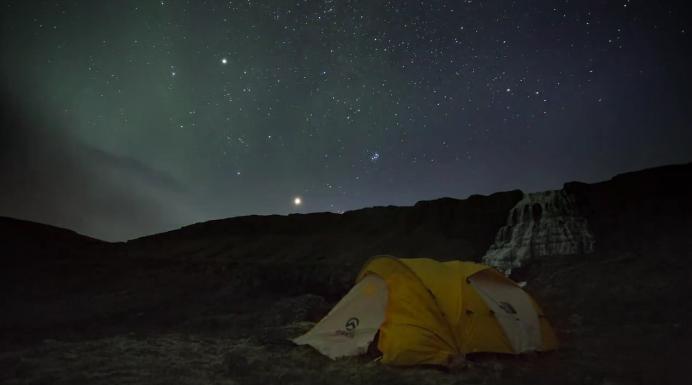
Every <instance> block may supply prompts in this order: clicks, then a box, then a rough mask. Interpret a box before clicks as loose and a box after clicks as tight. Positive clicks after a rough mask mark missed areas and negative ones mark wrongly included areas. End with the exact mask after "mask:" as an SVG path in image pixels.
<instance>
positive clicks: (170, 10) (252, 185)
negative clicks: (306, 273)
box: [0, 0, 692, 240]
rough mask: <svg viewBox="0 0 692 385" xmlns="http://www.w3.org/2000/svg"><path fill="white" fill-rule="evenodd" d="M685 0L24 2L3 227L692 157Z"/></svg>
mask: <svg viewBox="0 0 692 385" xmlns="http://www.w3.org/2000/svg"><path fill="white" fill-rule="evenodd" d="M684 4H685V2H678V3H673V2H666V1H626V0H625V1H526V2H523V1H479V0H473V1H448V2H445V1H404V0H401V1H377V0H363V1H355V0H354V1H339V0H321V1H312V0H297V1H296V0H293V1H283V0H281V1H269V0H267V1H247V0H246V1H201V0H200V1H192V0H190V1H175V0H171V1H108V2H107V1H64V2H63V1H57V2H56V1H51V2H38V1H4V2H3V9H2V26H1V27H2V37H1V39H2V59H1V60H2V61H1V66H2V103H3V108H2V109H3V125H2V131H0V140H1V141H0V151H1V152H0V215H4V216H11V217H17V218H23V219H29V220H35V221H39V222H44V223H49V224H53V225H58V226H63V227H68V228H70V229H74V230H76V231H79V232H81V233H84V234H88V235H92V236H96V237H98V238H101V239H107V240H124V239H129V238H133V237H137V236H141V235H145V234H151V233H154V232H159V231H164V230H169V229H173V228H176V227H179V226H182V225H186V224H190V223H193V222H197V221H203V220H209V219H216V218H225V217H230V216H237V215H246V214H286V213H290V212H315V211H332V212H342V211H345V210H351V209H356V208H361V207H367V206H373V205H411V204H413V203H415V202H416V201H418V200H423V199H434V198H439V197H443V196H451V197H457V198H465V197H467V196H468V195H470V194H474V193H480V194H489V193H493V192H496V191H502V190H511V189H515V188H520V189H522V190H524V191H541V190H546V189H555V188H560V187H561V185H562V183H564V182H567V181H571V180H581V181H585V182H594V181H599V180H603V179H608V178H610V177H611V176H613V175H614V174H616V173H620V172H625V171H633V170H637V169H641V168H646V167H652V166H658V165H663V164H669V163H681V162H689V161H691V160H692V151H690V149H692V127H691V123H690V122H691V119H690V118H691V117H692V112H691V110H692V108H691V107H692V97H691V96H690V86H692V80H690V78H691V77H692V71H691V70H692V60H690V59H691V54H690V46H691V44H690V34H691V32H692V31H690V27H691V25H690V20H692V15H691V14H690V12H689V11H688V10H687V9H686V8H685V6H684ZM296 197H300V198H301V199H302V201H301V204H300V205H295V202H294V199H295V198H296Z"/></svg>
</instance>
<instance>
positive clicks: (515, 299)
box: [469, 272, 543, 353]
mask: <svg viewBox="0 0 692 385" xmlns="http://www.w3.org/2000/svg"><path fill="white" fill-rule="evenodd" d="M469 282H470V283H471V285H472V286H473V287H474V288H475V289H476V291H477V292H478V294H480V296H481V297H482V298H483V300H484V301H485V303H486V304H487V305H488V307H489V308H490V309H491V310H492V311H493V312H494V313H495V318H496V319H497V320H498V321H499V322H500V326H501V327H502V329H503V330H504V332H505V335H506V336H507V339H509V341H510V343H511V344H512V348H513V349H514V352H515V353H524V352H531V351H536V350H540V348H541V346H542V345H543V343H542V339H541V329H540V323H539V320H538V314H537V313H536V309H535V308H534V307H533V304H532V302H531V298H530V297H529V295H528V294H527V293H526V292H525V291H524V290H522V289H521V288H519V287H517V286H514V285H512V284H510V283H508V282H502V281H500V280H498V279H496V278H493V277H489V276H486V275H484V274H483V273H482V272H481V273H478V274H475V275H473V276H471V277H469Z"/></svg>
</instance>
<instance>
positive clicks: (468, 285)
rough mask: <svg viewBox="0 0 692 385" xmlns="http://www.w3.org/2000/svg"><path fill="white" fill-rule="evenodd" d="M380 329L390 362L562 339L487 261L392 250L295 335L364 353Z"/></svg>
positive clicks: (337, 353)
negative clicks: (404, 255)
mask: <svg viewBox="0 0 692 385" xmlns="http://www.w3.org/2000/svg"><path fill="white" fill-rule="evenodd" d="M377 331H379V332H380V335H379V340H378V342H377V347H378V349H379V350H380V351H381V352H382V362H383V363H387V364H392V365H419V364H434V365H449V364H450V363H451V362H452V361H453V360H454V359H455V358H457V357H461V358H463V357H464V356H465V355H466V354H469V353H475V352H496V353H510V354H519V353H525V352H532V351H546V350H552V349H555V348H556V347H557V340H556V338H555V334H554V332H553V330H552V328H551V326H550V324H549V323H548V321H547V319H546V318H545V317H544V315H543V313H542V311H541V309H540V307H539V306H538V305H537V304H536V302H535V301H534V300H533V299H532V298H531V297H530V296H529V295H528V294H527V293H526V292H525V291H524V290H522V289H521V288H520V287H519V286H518V285H517V284H515V283H514V282H513V281H512V280H510V279H509V278H507V277H505V276H504V275H503V274H502V273H499V272H498V271H497V270H495V269H493V268H491V267H490V266H487V265H482V264H478V263H472V262H461V261H450V262H438V261H435V260H432V259H427V258H416V259H398V258H394V257H390V256H378V257H374V258H372V259H371V260H370V261H368V262H367V263H366V264H365V266H364V267H363V269H362V270H361V272H360V274H358V277H357V279H356V285H355V286H354V287H353V289H351V291H350V292H349V293H348V294H347V295H346V296H345V297H344V298H343V299H342V300H341V301H340V302H339V303H338V304H337V305H336V306H335V307H334V309H332V311H331V312H330V313H329V314H327V316H325V317H324V319H322V320H321V321H320V322H319V323H318V324H317V325H315V327H314V328H313V329H312V330H310V331H309V332H308V333H306V334H305V335H303V336H300V337H298V338H296V339H295V340H294V342H296V343H297V344H309V345H311V346H313V347H315V348H316V349H317V350H319V351H320V352H322V353H323V354H325V355H327V356H329V357H331V358H337V357H342V356H349V355H356V354H362V353H364V352H365V351H366V350H367V347H368V345H369V344H370V343H371V342H372V340H373V339H374V337H375V334H376V333H377Z"/></svg>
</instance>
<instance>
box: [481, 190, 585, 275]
mask: <svg viewBox="0 0 692 385" xmlns="http://www.w3.org/2000/svg"><path fill="white" fill-rule="evenodd" d="M593 248H594V237H593V235H592V233H591V231H590V230H589V225H588V223H587V221H586V218H584V217H583V216H581V215H580V213H579V212H578V210H577V206H576V203H575V200H574V197H573V196H571V195H570V194H569V193H567V192H566V191H564V190H553V191H546V192H540V193H530V194H525V195H524V198H523V199H522V200H520V201H519V202H518V203H517V204H516V206H514V207H513V208H512V209H511V210H510V212H509V215H508V218H507V224H506V225H504V226H502V227H501V228H500V230H499V231H498V232H497V236H496V237H495V242H494V243H493V244H492V245H491V246H490V248H489V249H488V252H487V253H486V254H485V256H484V257H483V262H485V263H487V264H489V265H492V266H495V267H497V268H498V269H499V270H502V271H504V272H505V273H506V274H510V273H511V271H512V269H514V268H517V267H521V266H522V265H523V264H524V263H526V262H527V261H528V260H529V259H531V258H535V257H547V256H556V255H574V254H587V253H591V252H593Z"/></svg>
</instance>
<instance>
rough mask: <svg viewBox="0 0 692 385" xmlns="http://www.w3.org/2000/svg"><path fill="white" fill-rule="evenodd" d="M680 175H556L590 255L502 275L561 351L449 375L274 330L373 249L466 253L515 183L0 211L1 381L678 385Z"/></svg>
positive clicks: (287, 325)
mask: <svg viewBox="0 0 692 385" xmlns="http://www.w3.org/2000/svg"><path fill="white" fill-rule="evenodd" d="M691 180H692V165H690V164H688V165H681V166H669V167H662V168H657V169H651V170H645V171H640V172H636V173H630V174H624V175H620V176H617V177H615V178H613V179H612V180H610V181H607V182H603V183H597V184H582V183H568V184H566V185H565V190H567V191H568V192H570V193H571V194H574V196H575V197H576V198H577V203H578V205H579V208H580V210H581V212H582V214H583V215H584V216H585V217H586V218H587V219H588V221H589V224H590V227H591V230H592V232H593V235H594V238H595V241H596V244H595V252H594V253H592V254H588V255H572V256H555V257H542V258H540V259H534V260H532V261H531V262H530V263H529V264H528V265H527V266H525V267H523V268H521V269H517V270H515V271H514V272H513V278H514V279H516V280H519V281H527V282H528V285H527V290H528V291H529V292H531V293H532V294H533V295H534V297H536V299H537V300H538V302H539V303H541V304H542V305H543V308H544V311H545V313H546V314H547V315H548V317H549V319H550V320H551V321H552V323H553V325H554V327H555V328H556V331H557V333H558V336H559V338H560V341H561V348H560V350H558V351H557V352H553V353H547V354H540V355H533V356H521V357H503V356H493V355H487V356H477V357H470V359H471V360H470V361H469V362H468V364H467V365H466V366H465V367H460V368H456V369H454V370H451V371H444V370H439V369H434V368H407V369H401V368H392V367H385V366H383V365H379V364H378V363H376V362H372V358H367V357H359V358H352V359H343V360H338V361H330V360H329V359H327V358H325V357H323V356H321V355H319V354H318V353H317V352H315V351H313V350H312V349H311V348H309V347H297V346H293V345H292V344H291V343H290V342H289V341H288V338H291V337H295V336H297V335H299V334H301V333H302V332H304V331H306V330H307V329H309V328H310V326H311V325H312V324H313V323H314V322H315V321H318V320H319V319H320V318H321V316H323V315H324V314H326V312H327V311H328V310H329V308H330V306H331V305H332V304H333V303H334V302H335V301H337V300H338V299H339V298H340V296H341V295H343V294H344V293H345V292H346V291H347V290H348V288H349V287H350V285H351V284H352V280H353V278H354V277H355V275H356V273H357V271H358V269H359V268H360V266H361V264H362V263H363V262H364V261H365V260H367V259H368V258H369V257H371V256H372V255H375V254H392V255H396V256H399V257H424V256H425V257H433V258H436V259H442V260H449V259H455V258H456V259H463V260H476V261H478V260H480V258H481V257H482V256H483V255H484V253H485V251H486V250H487V248H488V246H489V245H490V244H491V243H492V241H493V238H494V236H495V233H496V232H497V230H498V228H499V227H500V226H502V225H503V224H504V223H505V221H506V217H507V213H508V212H509V210H510V208H511V207H513V206H514V204H515V203H516V202H518V201H519V200H520V199H521V197H522V193H521V192H520V191H512V192H503V193H497V194H493V195H490V196H472V197H469V198H468V199H465V200H456V199H440V200H436V201H429V202H420V203H418V204H416V205H415V206H414V207H378V208H369V209H363V210H357V211H352V212H348V213H345V214H342V215H337V214H326V213H321V214H308V215H291V216H267V217H242V218H232V219H225V220H219V221H212V222H206V223H200V224H195V225H192V226H188V227H185V228H182V229H180V230H176V231H172V232H168V233H164V234H158V235H154V236H150V237H145V238H141V239H137V240H133V241H130V242H127V243H106V242H101V241H98V240H95V239H91V238H87V237H84V236H81V235H78V234H76V233H73V232H71V231H68V230H63V229H59V228H54V227H50V226H45V225H40V224H36V223H31V222H24V221H19V220H14V219H10V218H0V263H1V271H0V293H1V294H0V301H1V302H0V312H1V313H0V314H2V316H1V317H0V383H5V384H80V383H89V384H174V383H175V384H209V383H218V384H272V383H282V384H299V383H306V384H349V385H352V384H361V383H362V384H366V383H377V384H381V385H385V384H541V383H544V384H552V383H555V384H558V383H560V384H562V383H565V384H653V383H689V381H690V380H689V378H690V375H689V370H690V368H689V364H690V362H692V359H691V357H692V355H691V354H690V353H689V351H688V347H689V346H690V345H691V344H692V332H691V330H692V328H691V324H690V322H691V321H692V301H690V293H691V292H692V252H691V251H690V250H692V199H690V198H691V197H692V188H691V187H690V181H691Z"/></svg>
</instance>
